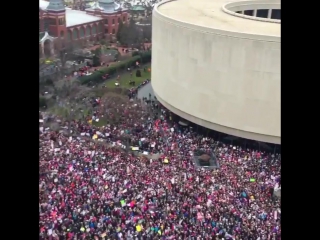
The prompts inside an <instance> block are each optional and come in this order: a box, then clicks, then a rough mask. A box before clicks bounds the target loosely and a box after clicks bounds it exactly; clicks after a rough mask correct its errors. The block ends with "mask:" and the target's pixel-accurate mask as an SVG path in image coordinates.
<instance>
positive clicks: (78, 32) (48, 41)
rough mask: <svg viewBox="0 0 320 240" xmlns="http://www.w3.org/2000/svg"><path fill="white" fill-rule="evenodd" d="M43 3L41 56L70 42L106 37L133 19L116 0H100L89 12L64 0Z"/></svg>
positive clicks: (72, 43) (40, 32)
mask: <svg viewBox="0 0 320 240" xmlns="http://www.w3.org/2000/svg"><path fill="white" fill-rule="evenodd" d="M39 3H40V4H39V52H40V57H41V56H44V55H46V56H48V55H52V54H54V52H55V50H58V49H61V48H66V47H68V45H74V44H78V45H81V44H82V43H84V42H85V41H88V40H100V39H104V38H105V36H106V35H107V34H110V35H113V34H116V33H117V30H118V26H119V23H120V21H122V22H123V23H128V21H129V13H128V10H127V9H124V8H121V7H120V6H119V5H118V4H116V3H115V2H114V0H99V1H98V2H96V3H94V5H92V6H91V7H90V8H87V9H85V11H80V10H72V9H69V8H66V7H65V5H64V1H63V0H50V1H43V0H40V1H39ZM57 40H58V41H57Z"/></svg>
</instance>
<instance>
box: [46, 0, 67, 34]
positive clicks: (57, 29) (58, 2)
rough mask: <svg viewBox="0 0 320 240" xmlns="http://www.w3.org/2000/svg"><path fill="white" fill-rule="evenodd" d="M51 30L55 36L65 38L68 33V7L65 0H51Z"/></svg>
mask: <svg viewBox="0 0 320 240" xmlns="http://www.w3.org/2000/svg"><path fill="white" fill-rule="evenodd" d="M46 10H47V16H48V20H49V32H50V34H51V35H53V36H54V37H59V38H60V39H64V38H65V36H66V34H67V28H66V9H65V6H64V1H63V0H50V2H49V5H48V7H47V9H46Z"/></svg>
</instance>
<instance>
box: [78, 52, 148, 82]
mask: <svg viewBox="0 0 320 240" xmlns="http://www.w3.org/2000/svg"><path fill="white" fill-rule="evenodd" d="M137 61H138V62H139V63H141V64H144V63H148V62H151V51H148V52H140V53H139V54H138V55H136V56H133V57H131V58H129V59H127V60H125V61H123V62H118V63H115V64H112V65H111V66H109V67H106V68H102V69H100V70H98V71H95V72H94V73H92V74H91V75H90V76H83V77H81V78H80V79H79V80H80V82H81V84H88V83H90V82H92V83H100V82H103V81H104V79H103V78H102V77H103V76H104V75H105V74H109V75H110V76H112V75H115V74H116V73H117V72H118V71H122V70H126V69H127V68H129V67H130V68H131V67H132V66H134V65H135V64H136V62H137Z"/></svg>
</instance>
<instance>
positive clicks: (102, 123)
mask: <svg viewBox="0 0 320 240" xmlns="http://www.w3.org/2000/svg"><path fill="white" fill-rule="evenodd" d="M107 124H108V121H107V120H106V119H104V118H100V119H99V122H96V121H92V125H94V126H96V127H102V126H106V125H107Z"/></svg>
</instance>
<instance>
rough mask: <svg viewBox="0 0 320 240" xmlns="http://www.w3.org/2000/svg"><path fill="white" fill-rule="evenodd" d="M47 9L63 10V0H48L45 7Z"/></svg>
mask: <svg viewBox="0 0 320 240" xmlns="http://www.w3.org/2000/svg"><path fill="white" fill-rule="evenodd" d="M47 10H49V11H64V10H65V6H64V1H63V0H50V2H49V5H48V7H47Z"/></svg>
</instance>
